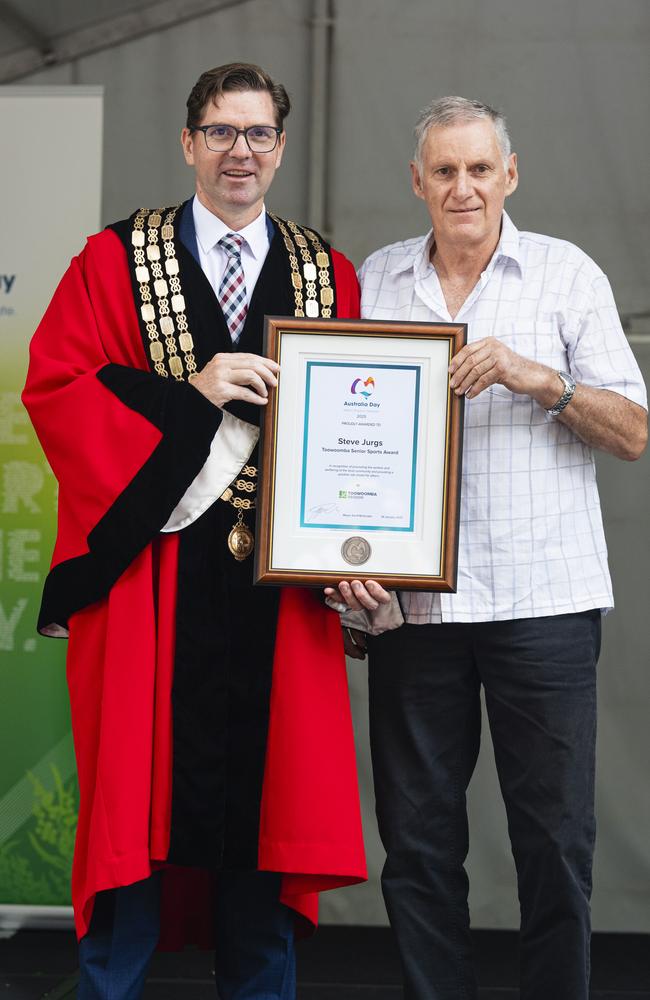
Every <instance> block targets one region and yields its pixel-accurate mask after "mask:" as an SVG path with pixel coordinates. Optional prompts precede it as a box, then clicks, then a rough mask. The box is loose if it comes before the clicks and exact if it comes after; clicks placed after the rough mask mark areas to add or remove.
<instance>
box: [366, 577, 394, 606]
mask: <svg viewBox="0 0 650 1000" xmlns="http://www.w3.org/2000/svg"><path fill="white" fill-rule="evenodd" d="M366 590H367V591H368V593H370V594H372V596H373V597H374V598H375V600H376V601H379V603H380V604H390V600H391V597H390V594H389V593H388V591H387V590H384V588H383V587H382V585H381V584H380V583H377V581H376V580H366Z"/></svg>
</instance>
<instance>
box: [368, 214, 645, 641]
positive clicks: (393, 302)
mask: <svg viewBox="0 0 650 1000" xmlns="http://www.w3.org/2000/svg"><path fill="white" fill-rule="evenodd" d="M432 239H433V235H432V233H431V232H430V233H429V234H427V235H426V236H424V237H419V238H416V239H411V240H406V241H405V242H402V243H395V244H393V245H391V246H388V247H384V248H383V249H381V250H378V251H377V252H376V253H374V254H372V255H371V256H370V257H368V259H367V260H366V261H365V263H364V264H363V266H362V267H361V269H360V271H359V279H360V282H361V287H362V297H361V315H362V316H364V317H367V318H368V319H374V320H381V319H384V320H413V321H417V322H440V321H444V322H451V316H450V314H449V311H448V309H447V305H446V303H445V299H444V296H443V293H442V288H441V285H440V281H439V279H438V276H437V274H436V271H435V269H434V267H433V266H432V264H431V263H430V260H429V255H430V249H431V244H432ZM454 321H455V322H459V323H467V326H468V329H467V337H468V342H470V343H471V342H472V341H475V340H480V339H482V338H483V337H490V336H492V337H498V338H499V339H500V340H503V341H504V343H506V344H507V345H508V347H510V348H512V350H513V351H516V352H517V353H518V354H521V355H523V356H524V357H527V358H531V359H533V360H535V361H538V362H541V363H542V364H545V365H549V366H550V367H552V368H555V369H556V370H559V371H567V372H570V373H571V374H572V375H573V377H574V378H575V379H576V381H577V382H581V383H583V384H585V385H589V386H594V387H595V388H599V389H610V390H612V391H614V392H618V393H620V394H621V395H623V396H625V397H627V398H628V399H631V400H633V401H634V402H635V403H639V404H640V405H642V406H646V405H647V397H646V392H645V387H644V384H643V379H642V377H641V373H640V371H639V367H638V365H637V363H636V361H635V359H634V356H633V354H632V351H631V349H630V346H629V344H628V342H627V339H626V337H625V334H624V333H623V330H622V327H621V324H620V321H619V318H618V314H617V311H616V305H615V302H614V298H613V295H612V291H611V288H610V286H609V282H608V281H607V278H606V277H605V275H604V274H603V272H602V271H601V270H600V268H598V266H597V265H596V264H595V263H594V262H593V261H592V260H590V258H589V257H587V256H586V254H584V253H583V252H582V251H581V250H579V249H578V248H577V247H575V246H573V245H572V244H571V243H567V242H565V241H563V240H556V239H552V238H550V237H547V236H540V235H537V234H536V233H524V232H521V233H520V232H518V231H517V229H516V228H515V226H514V225H513V223H512V222H511V220H510V219H509V217H508V216H507V214H506V213H504V215H503V226H502V231H501V238H500V240H499V244H498V246H497V248H496V250H495V252H494V255H493V257H492V259H491V260H490V262H489V264H488V266H487V267H486V269H485V271H484V272H483V273H482V274H481V277H480V279H479V281H478V283H477V285H476V287H475V288H474V289H473V291H472V292H471V293H470V295H469V296H468V298H467V300H466V301H465V303H464V305H463V306H462V308H461V310H460V312H459V313H458V314H457V315H456V316H455V317H454ZM558 387H559V388H558V397H559V396H560V394H561V386H560V382H559V380H558ZM400 600H401V604H402V607H403V610H404V614H405V617H406V620H407V621H409V622H413V623H429V622H471V621H499V620H507V619H514V618H528V617H539V616H544V615H559V614H565V613H569V612H576V611H586V610H589V609H591V608H602V609H607V608H610V607H612V606H613V598H612V586H611V580H610V576H609V571H608V567H607V548H606V544H605V536H604V532H603V524H602V517H601V512H600V501H599V498H598V490H597V487H596V475H595V466H594V457H593V453H592V450H591V448H590V447H589V446H588V445H586V444H584V442H582V441H581V440H580V438H578V437H577V436H576V435H575V434H574V433H573V432H572V431H571V430H570V429H569V428H568V427H567V426H565V425H564V424H562V423H560V422H559V421H558V420H556V419H554V418H553V417H551V416H549V414H548V413H547V412H546V411H545V410H544V409H543V408H542V407H541V406H540V405H539V404H538V403H536V402H535V401H534V400H533V399H531V398H530V397H529V396H525V395H516V394H514V393H512V392H510V390H509V389H506V388H505V387H504V386H502V385H493V386H490V387H489V388H488V389H486V390H484V391H483V392H482V393H481V394H480V395H479V396H477V397H476V399H467V400H466V401H465V427H464V443H463V468H462V486H461V505H460V532H459V552H458V588H457V593H456V594H429V593H413V592H410V593H402V594H400Z"/></svg>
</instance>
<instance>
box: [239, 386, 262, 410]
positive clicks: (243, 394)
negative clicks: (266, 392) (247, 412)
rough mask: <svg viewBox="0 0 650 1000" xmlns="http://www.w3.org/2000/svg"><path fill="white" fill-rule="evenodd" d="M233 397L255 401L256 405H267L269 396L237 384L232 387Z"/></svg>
mask: <svg viewBox="0 0 650 1000" xmlns="http://www.w3.org/2000/svg"><path fill="white" fill-rule="evenodd" d="M230 398H231V399H241V400H242V401H243V402H244V403H255V405H256V406H266V404H267V403H268V396H260V395H259V393H257V392H253V390H252V389H249V388H248V386H245V385H235V386H233V388H232V395H231V396H230Z"/></svg>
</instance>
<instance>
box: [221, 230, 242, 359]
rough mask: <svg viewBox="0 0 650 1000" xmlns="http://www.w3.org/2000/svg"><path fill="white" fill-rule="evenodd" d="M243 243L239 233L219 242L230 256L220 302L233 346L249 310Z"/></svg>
mask: <svg viewBox="0 0 650 1000" xmlns="http://www.w3.org/2000/svg"><path fill="white" fill-rule="evenodd" d="M243 242H244V238H243V236H238V235H237V233H226V235H225V236H222V237H221V239H220V240H219V246H220V247H223V249H224V250H225V251H226V253H227V255H228V263H227V265H226V270H225V271H224V274H223V278H222V279H221V285H220V286H219V302H220V303H221V308H222V309H223V314H224V316H225V318H226V323H227V324H228V329H229V330H230V336H231V338H232V342H233V344H236V343H237V341H238V340H239V337H240V335H241V332H242V329H243V327H244V321H245V319H246V310H247V306H246V283H245V281H244V269H243V267H242V263H241V248H242V243H243Z"/></svg>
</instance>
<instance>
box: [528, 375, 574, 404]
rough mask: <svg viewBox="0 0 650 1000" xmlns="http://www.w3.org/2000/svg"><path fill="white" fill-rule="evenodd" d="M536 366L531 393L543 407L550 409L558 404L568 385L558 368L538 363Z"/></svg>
mask: <svg viewBox="0 0 650 1000" xmlns="http://www.w3.org/2000/svg"><path fill="white" fill-rule="evenodd" d="M535 368H536V372H535V379H534V385H533V386H532V387H531V389H532V391H531V392H530V393H529V395H530V396H532V398H533V399H534V400H535V402H536V403H539V405H540V406H541V407H542V408H543V409H545V410H550V409H552V408H553V407H554V406H556V405H557V403H558V402H559V400H560V399H561V397H562V394H563V393H564V390H565V388H566V386H565V384H564V381H563V379H562V378H561V376H560V374H559V372H558V371H557V369H555V368H548V367H547V366H546V365H537V364H536V365H535Z"/></svg>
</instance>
